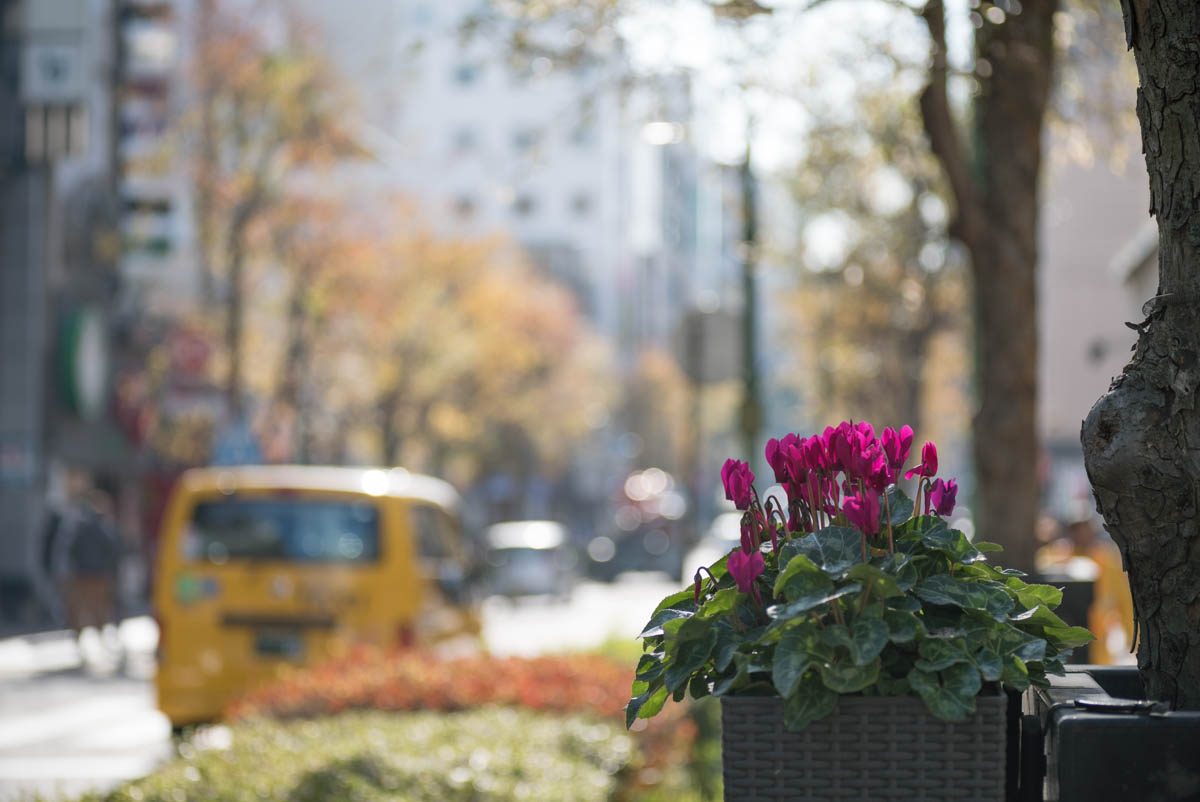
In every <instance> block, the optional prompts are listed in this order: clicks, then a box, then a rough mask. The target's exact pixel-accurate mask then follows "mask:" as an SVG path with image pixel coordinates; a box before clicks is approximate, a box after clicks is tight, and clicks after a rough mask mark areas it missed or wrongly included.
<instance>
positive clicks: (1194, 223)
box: [1082, 0, 1200, 709]
mask: <svg viewBox="0 0 1200 802" xmlns="http://www.w3.org/2000/svg"><path fill="white" fill-rule="evenodd" d="M1122 5H1123V6H1124V12H1125V28H1126V33H1127V36H1128V39H1129V44H1130V46H1131V47H1132V48H1133V51H1134V56H1135V58H1136V60H1137V66H1138V75H1139V78H1140V87H1139V88H1138V99H1137V112H1138V118H1139V119H1140V121H1141V128H1142V142H1143V151H1144V152H1145V155H1146V168H1147V170H1148V172H1149V174H1150V212H1151V214H1153V215H1154V216H1155V217H1156V218H1157V219H1158V227H1159V237H1158V256H1159V258H1158V277H1159V278H1158V295H1157V297H1156V298H1155V299H1154V300H1153V301H1152V302H1151V303H1150V304H1149V310H1148V314H1149V316H1148V317H1147V319H1146V320H1145V322H1144V323H1142V324H1141V326H1140V327H1139V336H1138V343H1137V347H1136V349H1135V350H1134V355H1133V359H1132V360H1131V361H1130V363H1129V364H1128V365H1126V366H1125V370H1124V372H1123V373H1122V375H1121V376H1119V377H1118V378H1117V379H1116V380H1115V381H1114V382H1113V384H1112V387H1110V388H1109V391H1108V393H1106V394H1105V395H1104V396H1103V397H1101V398H1100V400H1099V401H1097V402H1096V405H1095V406H1094V407H1093V408H1092V411H1091V412H1090V413H1089V414H1088V416H1087V419H1086V420H1085V421H1084V424H1083V432H1082V439H1083V452H1084V461H1085V463H1086V465H1087V470H1088V477H1089V479H1090V480H1091V483H1092V488H1093V490H1094V492H1095V496H1096V504H1097V507H1098V509H1099V511H1100V513H1101V515H1103V516H1104V520H1105V523H1106V524H1107V528H1108V531H1109V532H1110V533H1111V534H1112V536H1113V540H1115V541H1116V543H1117V546H1118V547H1119V548H1120V550H1121V555H1122V557H1123V559H1124V562H1125V569H1126V571H1127V572H1128V574H1129V584H1130V588H1131V590H1132V592H1133V602H1134V612H1135V616H1136V618H1137V621H1136V623H1135V628H1136V630H1137V631H1138V634H1139V637H1138V640H1137V655H1138V667H1139V668H1140V669H1141V674H1142V679H1143V681H1144V683H1145V686H1146V693H1147V695H1148V696H1149V697H1150V698H1153V699H1162V700H1166V701H1168V702H1170V703H1171V704H1172V705H1173V706H1175V707H1177V708H1186V709H1200V536H1198V534H1200V515H1198V513H1197V506H1198V504H1200V501H1198V495H1200V410H1197V408H1196V388H1197V386H1198V385H1200V364H1198V355H1200V271H1198V269H1197V266H1198V265H1200V146H1198V145H1197V138H1196V121H1197V120H1198V119H1200V50H1197V48H1196V46H1195V43H1196V42H1197V41H1200V6H1198V5H1197V4H1196V2H1195V0H1157V2H1155V3H1153V4H1151V3H1149V2H1147V0H1134V2H1132V4H1131V3H1129V2H1128V0H1124V2H1123V3H1122Z"/></svg>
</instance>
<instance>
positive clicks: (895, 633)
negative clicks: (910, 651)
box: [883, 610, 925, 643]
mask: <svg viewBox="0 0 1200 802" xmlns="http://www.w3.org/2000/svg"><path fill="white" fill-rule="evenodd" d="M883 622H884V623H885V624H887V628H888V637H889V638H891V641H892V643H908V642H909V641H911V640H912V639H913V638H915V637H917V636H918V635H924V634H925V625H924V624H922V623H921V619H920V618H917V617H916V616H915V615H913V614H912V613H906V612H904V611H902V610H884V612H883Z"/></svg>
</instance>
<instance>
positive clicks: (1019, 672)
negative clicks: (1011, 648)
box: [1000, 654, 1029, 691]
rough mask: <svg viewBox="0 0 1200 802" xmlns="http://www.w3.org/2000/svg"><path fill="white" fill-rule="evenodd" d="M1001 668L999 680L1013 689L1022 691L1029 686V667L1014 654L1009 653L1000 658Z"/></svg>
mask: <svg viewBox="0 0 1200 802" xmlns="http://www.w3.org/2000/svg"><path fill="white" fill-rule="evenodd" d="M1002 660H1003V669H1002V670H1001V672H1000V681H1001V682H1003V683H1004V684H1005V685H1007V686H1009V687H1010V688H1012V689H1013V690H1017V691H1024V690H1025V689H1026V688H1028V687H1029V669H1027V668H1026V667H1025V664H1024V663H1023V662H1021V660H1020V658H1018V657H1017V656H1016V655H1011V654H1010V655H1009V656H1008V657H1005V658H1002Z"/></svg>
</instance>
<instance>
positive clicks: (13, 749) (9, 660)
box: [0, 618, 171, 802]
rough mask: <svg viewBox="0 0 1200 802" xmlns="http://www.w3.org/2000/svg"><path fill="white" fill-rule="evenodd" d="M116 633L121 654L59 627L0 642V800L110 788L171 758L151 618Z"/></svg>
mask: <svg viewBox="0 0 1200 802" xmlns="http://www.w3.org/2000/svg"><path fill="white" fill-rule="evenodd" d="M119 635H120V639H121V642H122V644H124V646H125V652H126V659H125V660H123V661H120V660H118V659H115V652H116V650H115V649H114V648H109V649H105V648H104V645H103V644H102V643H101V641H100V639H99V638H98V637H97V636H96V633H95V632H94V631H89V632H87V633H85V636H84V638H83V641H82V648H81V647H80V646H78V645H76V643H75V642H74V639H73V638H71V637H69V636H68V635H67V634H66V633H47V634H45V635H38V636H31V637H26V638H10V639H7V640H4V641H0V800H5V801H6V802H7V800H13V799H22V798H23V797H26V798H28V797H30V796H31V795H32V794H34V793H37V794H41V795H42V796H43V797H46V798H54V797H59V796H64V797H71V796H75V795H78V794H80V793H82V792H83V791H86V790H88V789H93V788H96V789H99V788H108V787H111V786H113V785H115V784H117V783H118V782H120V781H121V780H124V779H128V778H130V777H140V776H141V775H143V774H146V773H147V772H149V771H151V770H153V768H154V767H155V766H156V765H158V763H159V762H160V761H162V760H163V759H165V758H167V757H169V755H170V754H171V727H170V724H169V723H168V722H167V720H166V718H165V717H164V716H163V715H162V714H161V713H159V712H158V711H157V710H155V709H154V693H153V688H152V686H151V682H150V679H151V677H152V676H153V670H154V666H153V653H154V643H155V638H156V631H155V629H154V624H153V622H151V621H150V620H149V619H144V618H140V619H131V620H129V621H126V622H125V623H124V624H123V625H122V627H121V630H120V633H119Z"/></svg>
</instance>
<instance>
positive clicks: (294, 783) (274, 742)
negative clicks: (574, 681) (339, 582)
mask: <svg viewBox="0 0 1200 802" xmlns="http://www.w3.org/2000/svg"><path fill="white" fill-rule="evenodd" d="M498 734H500V735H501V736H502V737H498ZM232 736H233V738H232V745H231V746H230V748H228V749H225V750H208V751H198V750H196V749H194V748H191V747H188V748H184V749H181V752H182V756H181V757H180V758H179V759H177V760H175V761H174V762H172V763H170V764H169V765H167V766H165V767H163V768H162V769H160V770H159V771H157V772H155V773H154V774H151V775H150V776H148V777H145V778H143V779H140V780H134V781H132V782H129V783H125V784H124V785H121V786H120V787H118V788H117V789H115V790H113V791H111V792H109V793H108V794H105V795H103V796H100V795H92V796H89V797H86V800H88V802H100V800H104V802H260V800H263V799H277V800H288V802H318V801H323V800H352V801H353V802H375V800H379V802H383V800H393V799H405V800H414V801H416V800H429V802H452V801H453V800H462V801H463V802H467V800H470V801H471V802H483V801H484V800H494V801H496V802H498V801H499V800H517V799H520V800H546V801H547V802H551V801H553V802H558V800H563V799H579V800H597V801H598V800H607V799H611V798H613V796H614V795H618V794H619V793H620V792H621V789H622V787H623V783H624V781H625V778H626V775H627V774H628V773H629V772H630V769H631V766H632V765H633V764H634V762H635V761H636V749H635V747H634V742H633V739H632V738H631V737H630V736H629V735H627V734H626V733H625V732H623V731H622V730H621V727H620V725H619V724H617V723H615V722H612V721H603V720H599V719H596V718H594V717H592V716H582V715H573V716H559V715H550V714H546V713H536V712H532V711H523V710H511V709H500V708H489V709H482V710H472V711H466V712H460V713H433V712H424V713H405V714H394V713H379V712H353V713H343V714H341V715H337V716H326V717H321V718H316V719H296V720H290V721H279V720H272V719H253V720H247V721H243V722H240V723H238V724H235V725H233V727H232Z"/></svg>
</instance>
